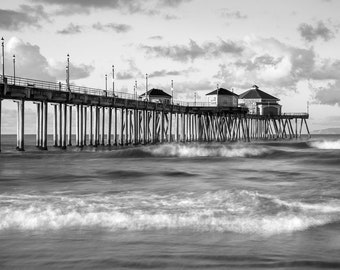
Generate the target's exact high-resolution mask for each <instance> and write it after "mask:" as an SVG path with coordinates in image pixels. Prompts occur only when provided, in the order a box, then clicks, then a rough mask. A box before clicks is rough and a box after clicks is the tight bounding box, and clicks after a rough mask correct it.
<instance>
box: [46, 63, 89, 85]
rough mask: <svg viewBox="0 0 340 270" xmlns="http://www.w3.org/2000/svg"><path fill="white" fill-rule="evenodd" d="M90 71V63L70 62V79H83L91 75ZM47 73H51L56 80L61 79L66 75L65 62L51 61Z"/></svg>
mask: <svg viewBox="0 0 340 270" xmlns="http://www.w3.org/2000/svg"><path fill="white" fill-rule="evenodd" d="M92 71H94V67H93V66H92V65H85V64H78V65H76V64H74V63H72V61H71V63H70V79H71V80H78V79H84V78H87V77H89V76H90V75H91V73H92ZM49 73H50V74H51V75H53V76H54V77H55V78H56V79H57V80H59V81H63V80H65V76H66V65H65V62H52V63H50V66H49Z"/></svg>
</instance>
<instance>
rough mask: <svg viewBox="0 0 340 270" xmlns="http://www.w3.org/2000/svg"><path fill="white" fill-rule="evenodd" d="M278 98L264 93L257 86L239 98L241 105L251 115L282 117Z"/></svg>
mask: <svg viewBox="0 0 340 270" xmlns="http://www.w3.org/2000/svg"><path fill="white" fill-rule="evenodd" d="M278 101H280V100H279V99H278V98H276V97H274V96H272V95H270V94H268V93H266V92H264V91H262V90H260V89H259V87H258V86H257V85H253V87H252V88H251V89H249V90H248V91H246V92H244V93H242V94H241V95H240V96H239V105H240V106H241V107H246V108H248V110H249V114H258V115H280V114H281V107H282V106H281V105H280V104H279V103H278Z"/></svg>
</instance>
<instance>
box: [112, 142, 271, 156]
mask: <svg viewBox="0 0 340 270" xmlns="http://www.w3.org/2000/svg"><path fill="white" fill-rule="evenodd" d="M270 152H271V150H269V149H268V148H267V147H263V146H257V145H251V144H242V143H235V144H234V143H229V144H217V143H215V144H203V143H202V144H200V143H195V144H163V145H154V146H145V147H138V148H136V149H133V148H130V149H126V150H115V151H112V152H111V155H112V157H136V158H139V157H180V158H194V157H228V158H230V157H256V156H262V155H265V154H268V153H270Z"/></svg>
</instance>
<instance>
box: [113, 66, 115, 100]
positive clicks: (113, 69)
mask: <svg viewBox="0 0 340 270" xmlns="http://www.w3.org/2000/svg"><path fill="white" fill-rule="evenodd" d="M112 92H113V96H115V66H114V65H112Z"/></svg>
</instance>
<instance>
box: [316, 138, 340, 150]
mask: <svg viewBox="0 0 340 270" xmlns="http://www.w3.org/2000/svg"><path fill="white" fill-rule="evenodd" d="M310 146H311V147H314V148H317V149H326V150H332V149H334V150H335V149H340V140H336V141H329V140H323V141H313V142H310Z"/></svg>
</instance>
